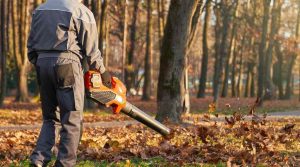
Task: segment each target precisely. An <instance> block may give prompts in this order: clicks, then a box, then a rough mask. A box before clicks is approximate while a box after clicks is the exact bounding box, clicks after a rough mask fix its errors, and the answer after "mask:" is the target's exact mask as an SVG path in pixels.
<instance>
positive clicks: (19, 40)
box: [12, 0, 30, 101]
mask: <svg viewBox="0 0 300 167" xmlns="http://www.w3.org/2000/svg"><path fill="white" fill-rule="evenodd" d="M29 5H30V1H29V0H24V1H22V2H15V1H13V4H12V25H13V36H14V48H15V50H14V54H15V59H16V63H17V68H18V70H17V71H18V76H19V84H18V94H17V96H16V101H29V98H28V87H27V70H28V69H27V65H28V60H27V59H28V58H27V38H28V32H29V13H30V12H29ZM17 7H19V9H18V11H17ZM17 22H19V23H21V24H20V25H19V26H17Z"/></svg>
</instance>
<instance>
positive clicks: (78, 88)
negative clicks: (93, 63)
mask: <svg viewBox="0 0 300 167" xmlns="http://www.w3.org/2000/svg"><path fill="white" fill-rule="evenodd" d="M74 57H75V58H74ZM36 70H37V76H38V82H39V85H40V93H41V101H42V112H43V126H42V128H41V132H40V135H39V138H38V141H37V145H36V148H35V149H34V151H33V153H32V155H31V156H30V159H31V162H32V163H33V164H40V165H43V166H45V165H46V164H47V163H48V162H49V161H50V160H51V155H52V154H51V149H52V147H53V146H54V144H55V127H56V125H57V124H59V123H60V124H61V130H60V143H59V151H58V156H57V161H56V163H55V166H68V167H69V166H75V164H76V156H77V155H76V151H77V148H78V144H79V141H80V138H81V131H82V129H81V128H82V111H83V105H84V80H83V70H82V67H81V63H80V61H79V59H78V60H76V56H75V55H73V54H72V53H47V54H41V55H39V59H38V61H37V64H36ZM56 113H59V114H56Z"/></svg>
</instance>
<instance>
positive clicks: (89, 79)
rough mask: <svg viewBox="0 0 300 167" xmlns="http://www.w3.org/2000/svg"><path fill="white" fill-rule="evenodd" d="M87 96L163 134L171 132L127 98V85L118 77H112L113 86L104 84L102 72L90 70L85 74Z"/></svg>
mask: <svg viewBox="0 0 300 167" xmlns="http://www.w3.org/2000/svg"><path fill="white" fill-rule="evenodd" d="M84 80H85V88H86V94H87V97H88V98H90V99H92V100H93V101H95V102H96V103H98V104H102V105H105V106H106V107H110V106H111V107H112V108H113V112H114V113H116V114H118V113H120V112H122V113H124V114H126V115H128V116H129V117H131V118H133V119H135V120H137V121H139V122H141V123H143V124H144V125H146V126H148V127H150V128H151V129H153V130H155V131H157V132H158V133H160V134H161V135H163V136H166V135H168V134H170V129H169V128H167V127H166V126H165V125H163V124H161V123H160V122H158V121H156V120H155V119H153V118H152V117H151V116H149V115H147V114H146V113H144V112H143V111H141V110H140V109H138V108H137V107H135V106H134V105H132V104H130V103H129V102H128V101H127V100H126V87H125V86H124V84H123V83H122V82H121V81H120V80H119V79H118V78H116V77H112V88H111V89H110V88H108V87H106V86H104V85H103V84H102V80H101V74H100V73H99V72H97V71H88V72H86V73H85V76H84Z"/></svg>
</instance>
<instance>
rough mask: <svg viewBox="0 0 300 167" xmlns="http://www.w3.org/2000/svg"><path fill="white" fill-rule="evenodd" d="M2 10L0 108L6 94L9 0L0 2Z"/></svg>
mask: <svg viewBox="0 0 300 167" xmlns="http://www.w3.org/2000/svg"><path fill="white" fill-rule="evenodd" d="M0 5H1V7H0V9H1V13H0V14H1V23H0V25H1V33H0V38H1V39H0V40H1V41H0V54H1V58H0V63H1V69H0V70H1V76H0V81H1V89H0V107H1V106H2V105H3V101H4V98H5V94H6V56H7V43H5V42H7V39H6V37H7V34H6V33H8V29H7V26H8V20H7V17H6V16H7V15H8V14H7V10H6V9H7V7H8V1H7V0H1V2H0Z"/></svg>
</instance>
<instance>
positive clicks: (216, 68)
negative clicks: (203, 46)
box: [213, 7, 221, 102]
mask: <svg viewBox="0 0 300 167" xmlns="http://www.w3.org/2000/svg"><path fill="white" fill-rule="evenodd" d="M214 13H215V16H216V25H215V46H214V47H215V62H214V76H213V98H214V102H216V101H217V98H218V92H217V89H218V86H219V81H220V80H219V78H218V77H219V76H218V73H217V71H219V68H220V67H219V64H220V53H219V52H220V45H221V40H220V39H221V11H220V9H219V8H217V7H215V10H214Z"/></svg>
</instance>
